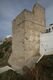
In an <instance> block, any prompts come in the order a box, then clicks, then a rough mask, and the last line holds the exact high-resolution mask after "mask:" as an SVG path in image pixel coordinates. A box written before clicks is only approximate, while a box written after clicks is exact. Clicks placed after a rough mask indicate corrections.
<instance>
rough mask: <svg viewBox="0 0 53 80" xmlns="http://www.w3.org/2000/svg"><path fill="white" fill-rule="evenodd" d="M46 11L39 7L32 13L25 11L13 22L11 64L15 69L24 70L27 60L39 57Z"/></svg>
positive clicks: (37, 5)
mask: <svg viewBox="0 0 53 80" xmlns="http://www.w3.org/2000/svg"><path fill="white" fill-rule="evenodd" d="M44 11H45V10H44V9H43V8H42V7H41V6H40V5H39V4H36V6H34V8H33V10H32V12H30V11H28V10H24V11H23V12H22V13H21V14H19V15H18V16H17V17H16V19H14V20H13V27H12V29H13V33H12V35H13V42H12V43H13V44H12V55H11V57H10V59H9V63H10V64H11V65H12V67H13V68H15V69H16V70H17V69H20V68H22V67H23V66H24V65H25V63H26V60H27V59H29V58H31V57H33V56H35V57H36V56H39V47H40V32H45V12H44Z"/></svg>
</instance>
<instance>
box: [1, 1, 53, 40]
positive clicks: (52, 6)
mask: <svg viewBox="0 0 53 80" xmlns="http://www.w3.org/2000/svg"><path fill="white" fill-rule="evenodd" d="M36 1H37V0H0V39H2V38H4V37H5V36H7V35H9V34H12V20H13V19H14V18H15V17H16V16H17V15H18V14H19V13H20V12H21V11H22V10H23V9H24V8H26V9H28V10H31V9H32V7H33V5H34V4H35V3H36ZM38 3H40V4H41V5H42V6H44V7H45V9H46V23H47V25H49V24H50V23H53V0H39V1H38Z"/></svg>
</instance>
